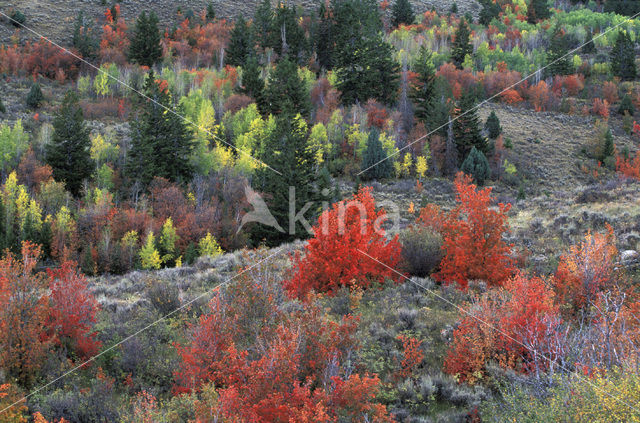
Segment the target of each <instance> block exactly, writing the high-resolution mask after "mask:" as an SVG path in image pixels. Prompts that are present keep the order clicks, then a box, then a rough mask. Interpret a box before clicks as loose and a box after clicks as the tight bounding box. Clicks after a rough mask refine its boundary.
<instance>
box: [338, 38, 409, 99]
mask: <svg viewBox="0 0 640 423" xmlns="http://www.w3.org/2000/svg"><path fill="white" fill-rule="evenodd" d="M346 56H348V58H347V57H346ZM340 62H341V63H343V64H344V65H343V66H341V67H340V68H338V69H337V71H336V78H337V84H336V85H337V88H338V90H339V91H340V99H341V100H342V103H344V104H346V105H351V104H356V103H365V102H366V101H367V100H369V99H371V98H373V99H376V100H378V101H380V102H381V103H384V104H386V105H392V104H393V103H394V101H395V100H396V97H397V94H398V88H399V86H400V77H399V76H400V75H399V72H400V65H399V64H398V62H396V60H395V59H394V57H393V47H392V46H391V45H390V44H389V43H387V42H386V41H384V40H383V39H382V35H381V34H376V35H374V36H373V37H369V38H365V39H361V40H360V41H359V42H358V44H357V46H356V47H355V48H354V49H353V50H351V51H349V52H343V53H342V54H341V59H340Z"/></svg>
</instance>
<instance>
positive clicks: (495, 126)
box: [484, 110, 502, 140]
mask: <svg viewBox="0 0 640 423" xmlns="http://www.w3.org/2000/svg"><path fill="white" fill-rule="evenodd" d="M484 128H485V129H486V130H487V133H488V134H489V138H491V139H492V140H495V139H496V138H498V136H499V135H500V134H501V133H502V127H501V126H500V119H498V116H497V115H496V112H494V111H493V110H492V111H491V114H490V115H489V117H488V118H487V122H486V123H485V124H484Z"/></svg>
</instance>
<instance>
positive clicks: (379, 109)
mask: <svg viewBox="0 0 640 423" xmlns="http://www.w3.org/2000/svg"><path fill="white" fill-rule="evenodd" d="M365 109H366V111H367V123H368V124H369V126H373V127H376V128H378V129H380V130H382V129H384V127H385V126H386V124H387V119H389V114H388V113H387V110H386V109H385V108H384V106H382V105H381V104H379V103H378V102H376V101H375V100H374V99H370V100H369V101H368V102H367V105H366V106H365Z"/></svg>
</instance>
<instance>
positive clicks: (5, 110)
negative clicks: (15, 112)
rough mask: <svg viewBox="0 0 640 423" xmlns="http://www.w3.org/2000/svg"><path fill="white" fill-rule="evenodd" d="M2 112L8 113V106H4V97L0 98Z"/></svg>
mask: <svg viewBox="0 0 640 423" xmlns="http://www.w3.org/2000/svg"><path fill="white" fill-rule="evenodd" d="M0 113H7V108H6V107H4V103H3V102H2V98H0Z"/></svg>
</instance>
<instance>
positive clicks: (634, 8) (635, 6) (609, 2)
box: [604, 0, 640, 16]
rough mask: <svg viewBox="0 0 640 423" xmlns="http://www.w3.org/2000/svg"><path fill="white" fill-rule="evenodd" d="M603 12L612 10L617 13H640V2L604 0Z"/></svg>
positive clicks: (632, 14)
mask: <svg viewBox="0 0 640 423" xmlns="http://www.w3.org/2000/svg"><path fill="white" fill-rule="evenodd" d="M604 11H605V12H613V13H617V14H618V15H625V16H634V15H635V14H637V13H640V2H638V1H637V0H606V1H605V3H604Z"/></svg>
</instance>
